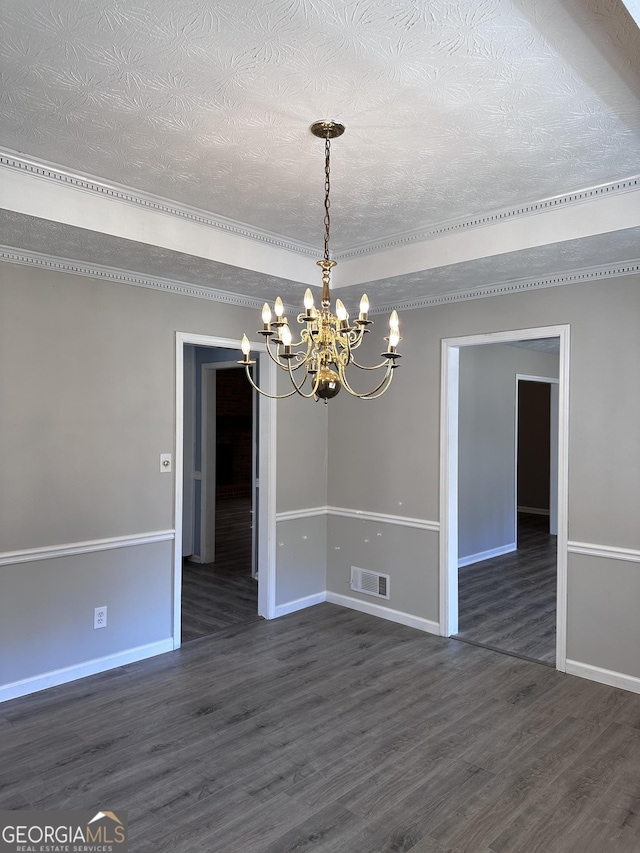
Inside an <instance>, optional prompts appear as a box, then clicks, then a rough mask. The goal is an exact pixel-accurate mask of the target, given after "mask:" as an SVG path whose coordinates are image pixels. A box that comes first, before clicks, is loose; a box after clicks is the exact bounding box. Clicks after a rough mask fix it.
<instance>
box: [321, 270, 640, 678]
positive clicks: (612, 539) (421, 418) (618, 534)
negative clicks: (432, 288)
mask: <svg viewBox="0 0 640 853" xmlns="http://www.w3.org/2000/svg"><path fill="white" fill-rule="evenodd" d="M376 319H379V318H376ZM380 319H382V318H380ZM400 321H401V333H402V336H403V338H404V340H403V342H402V345H401V351H402V352H403V354H404V357H403V359H402V366H401V367H400V368H399V370H398V371H397V374H398V375H397V377H396V380H395V381H394V385H393V386H392V387H391V389H390V391H389V392H388V393H387V395H386V397H384V398H382V400H381V401H379V402H378V403H371V404H361V405H359V404H357V403H356V402H352V401H347V403H348V405H343V406H336V407H334V408H333V409H332V417H331V420H330V424H329V438H330V442H329V449H330V452H329V503H330V504H334V505H338V506H343V507H348V508H354V509H360V510H369V511H373V512H379V513H387V514H389V515H391V516H394V515H406V516H413V517H418V518H423V519H428V520H432V521H438V514H439V501H438V498H439V447H440V444H439V417H440V349H441V339H442V338H450V337H458V336H464V335H476V334H481V333H488V332H495V331H506V330H513V329H525V328H532V327H538V326H548V325H554V324H565V323H568V324H570V326H571V370H570V436H569V539H570V540H573V541H576V542H588V543H594V544H598V545H608V546H613V547H619V548H630V549H640V524H639V523H638V507H639V506H640V440H639V432H638V424H639V423H640V383H638V381H637V376H638V371H639V369H640V335H639V334H638V329H639V328H640V276H637V275H636V276H626V277H620V278H612V279H608V280H607V281H603V282H592V283H580V284H574V285H566V286H563V287H558V288H549V289H542V290H537V291H532V292H529V293H519V294H513V295H505V296H496V297H491V298H487V299H478V300H469V301H466V302H461V303H458V304H449V305H442V306H437V307H432V308H424V309H419V310H414V311H408V312H403V313H402V314H401V317H400ZM375 328H377V325H376V327H375ZM370 406H375V407H376V408H375V414H374V416H372V409H371V408H370ZM397 527H398V525H397V524H395V523H394V524H390V525H389V524H385V525H382V524H381V525H380V529H384V530H387V529H393V530H395V529H396V528H397ZM402 529H403V530H405V529H407V528H402ZM421 533H422V542H421V544H420V546H419V547H420V549H421V550H422V553H421V554H418V559H416V551H417V549H418V546H416V543H415V542H414V537H411V539H410V540H409V539H407V544H406V545H404V544H403V537H401V536H398V538H397V542H398V545H397V549H396V550H395V552H394V559H393V563H392V564H390V565H389V568H388V569H387V571H388V572H389V573H390V574H391V584H392V594H391V599H390V601H389V602H388V603H386V602H378V603H382V604H388V606H389V607H390V608H395V609H401V608H402V607H404V606H405V602H406V601H407V598H408V597H409V599H410V600H409V605H408V606H409V608H410V609H409V611H408V612H409V613H412V614H415V615H417V616H424V617H426V618H431V619H437V614H438V601H437V588H438V560H437V539H438V534H437V533H431V532H430V531H422V532H421ZM334 536H335V537H338V538H339V540H340V541H339V545H340V551H334V550H332V548H331V545H330V546H329V548H328V551H327V583H328V588H329V589H330V590H331V591H334V592H336V593H343V594H344V592H345V577H346V573H347V572H348V565H347V563H350V564H353V565H356V566H360V567H362V568H367V567H368V565H367V564H368V558H369V554H370V545H369V543H365V542H364V541H363V540H364V538H365V537H363V536H362V529H361V522H358V520H356V519H353V520H350V519H342V518H340V519H333V518H330V519H329V541H330V543H331V542H332V541H333V537H334ZM434 539H435V541H436V547H433V546H432V545H431V542H432V540H434ZM345 552H346V553H348V555H349V557H348V560H344V559H342V556H341V555H342V554H344V553H345ZM592 560H593V558H588V557H583V556H581V555H579V554H572V555H571V563H570V572H569V586H568V599H569V621H568V640H567V652H568V656H569V657H570V658H571V659H573V660H577V661H580V662H583V663H587V664H591V665H597V666H600V667H603V668H608V669H611V670H614V671H618V672H623V673H627V674H630V675H634V676H640V649H639V647H638V619H637V607H636V610H635V615H634V614H632V613H631V612H630V608H629V607H628V605H627V604H626V603H625V604H623V600H624V601H628V599H629V596H630V595H632V596H633V600H634V601H635V602H636V604H637V602H638V601H640V564H638V563H636V562H631V561H630V562H628V563H626V562H624V561H621V560H611V559H606V560H598V561H597V565H596V566H592V565H591V563H592ZM607 584H608V585H609V587H608V588H609V593H608V595H607V596H606V597H605V596H604V595H603V588H604V587H605V586H606V585H607ZM408 591H409V592H411V593H413V594H414V595H413V597H411V596H408ZM349 594H350V595H353V596H354V597H360V598H361V599H362V600H363V601H372V599H370V598H369V597H367V596H358V594H355V593H349ZM374 600H375V599H374ZM587 637H589V640H588V641H587ZM594 646H597V648H598V654H597V655H594V652H593V648H594Z"/></svg>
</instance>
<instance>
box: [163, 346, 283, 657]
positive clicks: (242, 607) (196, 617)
mask: <svg viewBox="0 0 640 853" xmlns="http://www.w3.org/2000/svg"><path fill="white" fill-rule="evenodd" d="M254 349H255V350H258V359H257V364H256V367H255V368H254V369H256V370H260V371H262V374H263V375H262V376H261V377H260V378H261V381H262V385H263V387H265V389H266V390H269V388H270V387H273V385H274V384H275V376H274V371H273V370H272V369H271V367H270V365H269V364H268V363H267V362H266V359H265V358H264V355H263V351H264V346H262V347H261V346H260V345H256V346H255V347H254ZM239 357H240V341H232V340H227V339H221V338H213V337H208V336H204V335H189V334H186V333H177V336H176V454H175V459H176V481H175V485H176V502H175V528H176V541H175V557H174V637H173V640H174V648H178V647H179V646H180V645H181V643H182V642H187V641H189V640H193V639H197V638H199V637H203V636H207V635H209V634H211V633H214V632H216V631H219V630H223V629H224V628H227V627H231V626H233V625H237V624H242V623H244V622H247V621H252V620H255V619H257V618H259V617H264V618H267V619H271V618H273V617H274V615H275V547H274V545H275V453H276V449H275V411H274V407H273V404H272V401H271V400H268V399H267V398H263V397H261V398H260V399H257V396H258V395H256V394H255V393H254V391H253V390H252V388H251V386H250V384H249V383H248V381H247V378H246V376H245V371H244V369H243V368H241V367H239V366H238V363H237V362H238V360H239ZM261 483H262V486H261Z"/></svg>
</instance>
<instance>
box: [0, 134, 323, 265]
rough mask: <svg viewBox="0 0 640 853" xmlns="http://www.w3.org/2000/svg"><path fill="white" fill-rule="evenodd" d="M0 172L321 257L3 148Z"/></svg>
mask: <svg viewBox="0 0 640 853" xmlns="http://www.w3.org/2000/svg"><path fill="white" fill-rule="evenodd" d="M0 169H10V170H11V171H15V172H21V173H23V174H25V173H26V174H29V175H33V176H34V177H36V178H41V179H42V180H46V181H54V182H56V183H59V184H66V185H67V186H71V187H74V188H75V189H79V190H82V191H84V192H89V193H93V194H96V195H99V196H102V197H107V198H112V199H115V200H117V201H122V202H126V203H128V204H132V205H135V206H137V207H143V208H145V209H147V210H153V211H156V212H158V213H164V214H166V215H168V216H176V217H178V218H179V219H182V220H187V221H189V222H197V223H198V224H200V225H206V226H208V227H210V228H216V229H217V230H219V231H224V232H226V233H228V234H234V235H235V236H238V237H245V238H247V239H249V240H255V241H257V242H259V243H266V244H267V245H269V246H275V247H276V248H278V249H286V250H288V251H290V252H297V253H298V254H301V255H308V256H309V257H317V255H318V248H317V246H316V247H313V246H309V245H307V244H306V243H301V242H299V241H297V240H290V239H288V238H286V237H282V236H280V235H278V234H272V233H270V232H269V231H263V230H261V229H259V228H254V227H252V226H251V225H247V224H245V223H243V222H236V221H235V220H233V219H227V218H226V217H224V216H215V215H213V214H212V213H208V212H207V211H206V210H200V209H199V208H197V207H190V206H189V205H186V204H179V203H177V202H175V201H171V200H170V199H165V198H162V197H161V196H155V195H152V194H151V193H145V192H142V191H140V190H136V189H133V188H132V187H127V186H124V185H119V184H112V183H107V182H105V181H102V180H100V179H99V178H95V177H93V176H91V175H83V174H79V173H75V172H70V171H67V170H65V169H62V168H61V167H59V166H56V165H54V164H52V163H45V162H43V161H37V160H32V159H29V158H27V157H22V156H21V155H19V154H16V153H15V152H12V151H9V150H7V149H3V148H0Z"/></svg>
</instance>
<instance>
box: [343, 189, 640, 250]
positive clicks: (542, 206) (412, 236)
mask: <svg viewBox="0 0 640 853" xmlns="http://www.w3.org/2000/svg"><path fill="white" fill-rule="evenodd" d="M638 191H640V176H638V175H636V176H632V177H630V178H625V179H624V180H620V181H613V182H611V183H609V184H600V185H598V186H595V187H588V188H586V189H583V190H580V191H578V192H573V193H566V194H564V195H558V196H553V197H552V198H546V199H541V200H540V201H535V202H531V203H529V204H522V205H513V206H511V207H503V208H499V209H496V210H493V211H489V212H488V213H484V214H481V215H479V216H464V217H459V218H457V219H451V220H448V221H447V222H440V223H437V224H436V225H433V226H432V227H431V228H416V229H414V230H412V231H405V232H403V233H400V234H395V235H394V236H393V237H389V238H387V239H384V240H371V241H368V242H366V243H361V244H359V245H358V246H353V247H351V248H349V249H345V250H344V251H343V252H337V253H336V255H335V259H336V261H344V260H347V259H350V258H357V257H362V256H363V255H371V254H375V253H376V252H385V251H388V250H389V249H395V248H397V247H399V246H406V245H409V244H411V243H421V242H424V241H427V240H435V239H437V238H438V237H444V236H446V235H448V234H456V233H459V232H461V231H468V230H469V229H472V228H482V227H484V226H486V225H495V224H496V223H500V222H505V221H507V220H511V219H519V218H521V217H523V216H531V215H532V214H536V213H546V212H547V211H549V210H557V209H558V208H560V207H567V206H568V205H572V204H579V203H583V202H588V201H593V200H594V199H597V198H600V197H602V196H612V195H618V194H620V193H624V192H638Z"/></svg>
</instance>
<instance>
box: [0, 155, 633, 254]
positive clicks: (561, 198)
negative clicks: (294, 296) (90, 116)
mask: <svg viewBox="0 0 640 853" xmlns="http://www.w3.org/2000/svg"><path fill="white" fill-rule="evenodd" d="M0 169H10V170H12V171H15V172H20V173H23V174H29V175H33V176H35V177H37V178H41V179H42V180H46V181H53V182H56V183H59V184H66V185H68V186H71V187H74V188H76V189H79V190H82V191H84V192H89V193H93V194H96V195H99V196H103V197H107V198H112V199H115V200H117V201H122V202H126V203H128V204H132V205H135V206H138V207H142V208H145V209H148V210H153V211H157V212H159V213H163V214H166V215H168V216H175V217H178V218H179V219H182V220H187V221H189V222H197V223H199V224H201V225H206V226H208V227H211V228H215V229H217V230H219V231H223V232H226V233H228V234H234V235H236V236H239V237H244V238H247V239H250V240H255V241H257V242H259V243H264V244H267V245H270V246H274V247H276V248H279V249H286V250H287V251H291V252H297V253H298V254H301V255H303V256H308V257H313V258H315V257H317V256H318V247H317V246H310V245H309V244H307V243H302V242H300V241H297V240H291V239H289V238H287V237H283V236H281V235H279V234H273V233H270V232H268V231H263V230H261V229H259V228H254V227H252V226H250V225H247V224H246V223H243V222H237V221H235V220H233V219H228V218H226V217H224V216H216V215H214V214H212V213H210V212H207V211H205V210H200V209H199V208H195V207H190V206H189V205H183V204H179V203H177V202H174V201H171V200H170V199H166V198H162V197H161V196H155V195H152V194H151V193H145V192H142V191H140V190H136V189H134V188H132V187H127V186H125V185H119V184H114V183H108V182H106V181H103V180H100V179H99V178H96V177H94V176H92V175H87V174H82V173H76V172H71V171H69V170H67V169H63V168H62V167H60V166H57V165H55V164H54V163H47V162H46V161H42V160H35V159H32V158H29V157H23V156H22V155H20V154H18V153H17V152H14V151H11V150H10V149H6V148H0ZM634 191H636V192H637V191H640V176H638V175H635V176H631V177H629V178H624V179H621V180H619V181H612V182H611V183H608V184H599V185H598V186H594V187H587V188H585V189H582V190H579V191H576V192H572V193H565V194H563V195H558V196H553V197H551V198H546V199H541V200H539V201H534V202H529V203H526V204H521V205H512V206H510V207H504V208H499V209H496V210H492V211H489V212H487V213H484V214H480V215H478V216H465V217H460V218H457V219H452V220H448V221H447V222H441V223H437V224H435V225H433V226H432V227H430V228H417V229H414V230H412V231H406V232H403V233H400V234H395V235H393V236H392V237H388V238H384V239H377V240H371V241H368V242H365V243H361V244H358V245H356V246H352V247H349V248H347V249H345V250H344V251H342V252H336V253H335V260H336V261H341V260H347V259H351V258H358V257H362V256H365V255H371V254H375V253H377V252H384V251H388V250H389V249H394V248H397V247H399V246H405V245H410V244H412V243H420V242H424V241H428V240H435V239H437V238H438V237H443V236H446V235H448V234H455V233H459V232H462V231H466V230H469V229H473V228H481V227H483V226H487V225H495V224H496V223H500V222H504V221H506V220H512V219H517V218H520V217H523V216H530V215H532V214H536V213H545V212H547V211H549V210H553V209H557V208H559V207H566V206H568V205H572V204H579V203H583V202H588V201H593V200H594V199H597V198H599V197H602V196H612V195H618V194H620V193H624V192H634Z"/></svg>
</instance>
